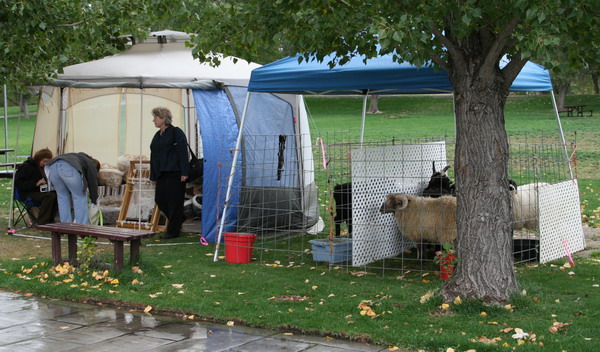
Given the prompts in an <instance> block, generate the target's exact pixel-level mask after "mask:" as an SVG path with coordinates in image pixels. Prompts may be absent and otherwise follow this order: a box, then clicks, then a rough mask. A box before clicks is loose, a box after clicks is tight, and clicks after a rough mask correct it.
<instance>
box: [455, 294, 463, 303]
mask: <svg viewBox="0 0 600 352" xmlns="http://www.w3.org/2000/svg"><path fill="white" fill-rule="evenodd" d="M454 304H462V299H461V298H460V296H456V298H454Z"/></svg>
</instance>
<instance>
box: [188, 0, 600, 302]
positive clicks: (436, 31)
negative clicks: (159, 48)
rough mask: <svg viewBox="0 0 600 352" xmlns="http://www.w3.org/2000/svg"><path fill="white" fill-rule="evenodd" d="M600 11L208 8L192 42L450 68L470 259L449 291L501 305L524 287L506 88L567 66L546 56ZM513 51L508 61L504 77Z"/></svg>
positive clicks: (250, 55) (507, 0)
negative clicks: (517, 267)
mask: <svg viewBox="0 0 600 352" xmlns="http://www.w3.org/2000/svg"><path fill="white" fill-rule="evenodd" d="M599 6H600V2H596V1H594V2H583V1H576V0H553V1H538V0H497V1H480V0H444V1H441V0H435V1H434V0H432V1H421V0H397V1H378V2H373V1H365V0H316V1H310V2H305V1H295V0H279V1H273V2H271V1H260V0H247V1H241V2H240V1H219V2H213V3H211V6H210V7H208V8H206V10H208V12H207V13H206V14H207V15H206V16H204V17H203V18H204V19H205V21H202V22H195V23H193V24H190V26H191V27H192V28H191V29H192V31H193V32H196V33H202V36H198V37H196V38H195V39H194V44H196V45H197V46H196V47H195V52H196V54H197V55H198V56H200V57H201V58H203V57H204V56H205V55H210V51H213V52H223V53H226V54H231V55H236V56H240V57H243V58H245V59H249V60H253V59H254V58H255V57H258V56H259V55H260V53H261V51H262V50H263V48H264V46H265V44H268V43H272V42H279V41H282V40H283V41H285V42H286V43H289V44H290V47H291V48H292V49H294V50H295V51H298V52H302V53H305V57H306V58H309V57H310V55H315V56H316V58H317V59H318V60H322V59H323V57H324V56H325V55H327V54H330V53H332V52H336V53H337V55H338V56H337V57H336V58H335V59H333V60H332V61H331V62H329V64H330V66H334V65H336V64H339V63H344V62H346V61H347V60H348V59H349V57H351V56H353V55H359V54H364V55H366V56H367V57H373V56H376V55H377V54H379V53H381V54H386V53H390V52H393V51H396V52H397V53H398V54H399V55H397V56H396V59H397V60H398V61H408V62H410V63H412V64H414V65H416V66H420V65H422V64H424V63H426V62H430V61H432V62H433V63H434V64H435V65H437V66H438V67H441V68H443V69H445V70H446V71H447V72H448V74H449V77H450V80H451V81H452V84H453V86H454V103H455V114H456V126H457V131H456V143H457V144H456V154H455V160H454V167H455V175H456V183H457V197H458V214H457V230H458V239H457V250H458V256H459V257H460V258H461V262H460V265H459V267H458V270H457V272H456V274H455V275H454V277H453V278H452V280H450V281H449V282H448V283H447V284H446V285H445V287H444V289H443V292H442V294H443V296H444V297H445V299H447V300H450V299H452V298H454V297H456V296H459V295H460V296H462V297H467V298H474V299H480V300H483V301H485V302H489V303H501V302H505V301H506V300H507V299H509V297H510V295H511V294H513V293H514V292H515V291H516V290H517V288H518V285H517V282H516V278H515V274H514V269H513V259H512V229H511V221H510V204H511V202H510V195H509V192H508V191H507V189H508V179H507V164H508V139H507V135H506V131H505V128H504V106H505V102H506V97H507V96H508V93H509V87H510V85H511V84H512V82H513V80H514V79H515V77H516V76H517V74H518V73H519V71H520V70H521V68H522V67H523V66H524V65H525V63H526V62H527V60H528V59H529V58H530V57H536V58H540V59H542V60H543V61H544V62H545V63H547V64H551V65H558V64H560V63H558V62H555V61H553V60H552V53H551V50H549V48H551V47H552V46H555V45H557V44H558V43H559V41H560V37H561V36H570V37H573V38H576V37H578V36H589V32H588V31H589V30H590V28H597V24H598V13H599V11H598V7H599ZM217 15H218V16H217ZM563 50H565V51H566V52H573V49H572V47H566V48H563ZM505 54H508V55H509V57H510V58H511V62H510V63H509V64H508V65H506V66H505V67H504V68H503V69H500V68H499V66H498V65H499V61H500V59H501V58H502V57H503V55H505ZM212 60H213V61H215V59H214V58H213V59H212Z"/></svg>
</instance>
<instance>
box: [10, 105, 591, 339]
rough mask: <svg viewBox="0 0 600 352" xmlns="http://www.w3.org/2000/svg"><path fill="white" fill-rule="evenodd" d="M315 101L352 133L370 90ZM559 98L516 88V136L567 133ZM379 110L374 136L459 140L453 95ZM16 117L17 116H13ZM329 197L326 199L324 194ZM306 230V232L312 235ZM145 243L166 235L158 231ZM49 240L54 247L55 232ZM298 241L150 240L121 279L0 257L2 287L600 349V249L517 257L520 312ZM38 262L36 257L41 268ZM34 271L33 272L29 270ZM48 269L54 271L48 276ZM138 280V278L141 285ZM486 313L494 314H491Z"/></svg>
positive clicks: (207, 315)
mask: <svg viewBox="0 0 600 352" xmlns="http://www.w3.org/2000/svg"><path fill="white" fill-rule="evenodd" d="M307 101H308V106H309V109H310V111H311V113H312V116H313V121H312V124H314V126H315V127H316V128H314V129H313V131H314V132H320V133H329V132H332V131H339V130H349V131H350V132H349V135H350V136H351V137H352V138H358V136H359V133H358V129H359V128H360V118H361V117H360V111H361V107H362V100H361V99H357V98H346V97H343V98H314V97H309V98H307ZM567 103H569V104H570V103H584V104H587V105H588V106H590V108H591V109H594V110H595V112H596V113H595V116H594V117H592V118H563V119H562V121H563V126H564V128H565V132H566V136H567V141H568V142H569V143H571V142H574V143H576V144H577V160H578V164H577V169H576V172H577V174H578V175H579V176H580V179H579V185H580V195H581V199H582V209H583V214H584V219H585V220H586V221H587V222H588V224H590V225H592V226H600V219H597V217H598V216H599V214H598V212H599V209H600V196H599V195H598V193H597V192H598V190H600V178H599V177H597V176H596V175H597V170H598V166H599V165H598V163H599V160H600V158H599V156H600V155H598V153H599V151H598V149H599V147H598V146H597V140H598V134H600V132H599V131H600V128H599V127H598V126H600V125H599V122H600V99H599V98H598V97H596V96H576V97H568V98H567ZM551 108H552V106H551V102H550V98H549V97H548V96H515V97H510V98H509V100H508V103H507V107H506V124H507V129H508V130H509V134H510V135H511V136H519V138H521V137H522V136H523V135H525V136H527V137H531V136H534V137H535V138H541V137H540V136H543V137H544V138H552V139H556V138H557V135H558V131H557V127H556V121H555V119H554V116H553V114H552V112H551ZM380 110H382V111H383V113H382V114H378V115H369V116H367V123H366V138H367V139H389V138H397V139H404V138H415V137H426V136H444V135H446V136H449V137H450V138H451V136H452V135H453V130H454V128H453V126H454V122H453V118H452V101H451V99H450V98H449V97H401V98H397V97H394V98H392V97H382V98H381V99H380ZM9 120H10V121H9V123H10V126H13V125H14V124H13V122H14V121H15V120H13V119H12V118H11V119H9ZM33 122H34V119H32V120H30V121H22V126H21V130H22V132H25V133H22V134H21V140H20V145H27V144H28V145H29V149H30V145H31V136H32V135H33ZM25 126H28V127H25ZM10 128H14V127H10ZM524 131H525V132H524ZM11 136H14V135H11ZM26 136H29V137H26ZM549 136H551V137H549ZM11 138H12V137H11ZM28 138H29V139H28ZM21 143H22V144H21ZM20 150H21V149H20ZM29 152H30V151H27V152H26V153H25V154H27V153H29ZM319 177H320V176H319ZM323 192H324V191H323ZM323 194H325V193H323ZM9 196H10V180H6V179H3V180H0V207H1V209H2V210H0V225H2V226H5V224H6V223H7V213H8V211H7V208H8V201H9ZM325 198H326V197H325V196H323V197H321V203H323V202H324V201H325V200H326V199H325ZM326 222H327V221H326ZM28 231H29V233H35V231H32V230H28ZM25 232H27V231H25ZM307 238H308V237H306V236H305V237H304V240H306V239H307ZM26 241H27V240H26V239H23V238H18V237H13V236H4V235H2V236H0V248H6V247H5V246H7V247H8V246H19V245H25V244H27V242H26ZM179 241H180V242H197V236H196V235H194V234H190V235H189V236H188V237H184V238H182V239H180V240H179ZM171 242H177V241H169V243H171ZM144 243H145V244H147V245H150V244H161V243H162V242H160V241H158V242H157V241H156V240H154V239H150V240H145V241H144ZM42 245H44V244H42ZM45 245H46V246H48V247H49V246H50V242H49V241H48V242H45ZM289 246H290V247H289V248H291V249H294V250H295V251H294V252H293V253H291V254H289V253H284V252H278V251H269V252H262V253H255V256H257V257H260V258H261V259H262V261H260V262H258V261H257V262H252V263H250V264H230V263H226V262H224V261H223V260H221V261H219V262H216V263H215V262H213V261H212V255H211V254H212V251H213V250H214V247H213V245H210V246H208V247H203V246H199V245H181V246H144V247H143V248H142V250H141V262H140V268H141V269H142V270H143V272H142V273H134V272H132V271H128V270H125V271H124V272H122V273H120V274H118V275H117V274H114V273H109V276H110V277H111V278H112V279H115V278H116V279H118V281H119V283H118V284H116V283H114V284H111V283H110V282H106V283H104V282H105V279H101V280H96V279H95V278H93V277H92V276H91V275H90V273H87V274H84V273H79V272H75V273H73V281H71V282H64V281H63V280H65V279H66V280H69V277H68V276H64V275H62V276H54V275H53V274H52V273H49V270H50V265H49V264H48V261H49V258H31V259H28V258H29V257H30V256H29V255H28V254H27V253H23V255H22V256H20V257H19V258H18V259H17V258H15V259H12V258H7V257H5V256H0V287H2V288H6V289H11V290H18V291H21V292H31V293H34V294H36V295H43V296H48V297H56V298H63V299H73V300H84V299H87V298H93V299H100V300H110V301H111V302H113V300H116V301H117V302H118V301H123V302H128V304H132V305H133V304H135V305H136V307H138V309H144V307H146V306H152V309H153V310H152V311H151V312H156V311H161V310H170V311H174V310H177V311H179V313H178V314H179V315H180V316H183V315H184V314H185V315H186V316H189V315H194V317H195V319H198V318H203V319H211V320H216V321H220V322H227V321H235V322H236V323H237V324H246V325H249V326H255V327H263V328H268V329H279V330H289V331H300V332H306V333H317V334H322V335H330V336H336V337H346V338H353V339H359V340H362V339H367V340H371V341H373V342H375V343H379V344H382V345H384V346H385V345H389V346H394V345H395V346H399V347H403V348H411V349H426V350H429V351H445V350H446V348H448V347H453V348H454V349H455V350H457V351H466V350H468V349H474V350H477V351H507V350H513V349H514V350H516V351H561V350H567V351H594V350H599V349H600V337H599V336H598V333H597V320H598V318H600V313H599V312H598V309H597V307H598V306H600V287H598V286H597V285H598V284H600V282H599V280H600V277H599V276H598V273H599V272H600V271H599V269H600V267H599V261H598V259H599V258H600V253H598V252H596V253H594V254H593V255H592V259H590V260H583V259H578V260H577V266H576V267H575V268H563V267H562V264H563V262H555V263H554V264H555V265H551V264H548V265H539V266H538V265H535V266H519V267H517V275H518V280H519V283H520V285H521V290H522V292H521V294H519V295H516V296H515V297H513V299H512V300H511V302H510V304H511V305H513V306H514V308H513V309H512V310H507V309H505V308H504V307H487V306H483V305H481V304H480V303H478V302H463V303H462V304H460V305H456V304H452V305H451V306H450V310H449V311H446V310H440V305H441V303H442V301H441V298H440V297H438V295H437V293H439V290H440V289H441V287H442V281H441V280H440V279H439V277H438V276H437V275H436V274H433V273H423V272H419V271H413V272H412V273H410V272H409V273H404V274H403V275H402V276H401V277H396V275H398V273H397V272H390V271H388V272H385V275H381V273H380V274H378V275H374V274H368V275H366V276H364V275H363V276H361V274H360V273H358V272H360V271H362V269H361V268H341V267H333V268H332V270H329V267H328V266H327V265H324V264H322V263H314V262H313V261H312V258H311V256H310V254H307V253H304V252H303V250H302V249H303V248H306V243H299V242H290V244H289ZM107 248H108V249H107ZM222 248H223V247H222ZM101 249H102V250H101V251H99V252H101V253H102V254H101V255H100V256H99V257H100V258H101V261H103V262H106V261H110V260H111V255H110V252H111V251H110V247H108V246H103V247H102V248H101ZM107 252H108V254H106V253H107ZM0 253H1V252H0ZM221 254H222V249H221ZM594 258H595V260H594ZM290 262H293V264H292V263H290ZM126 264H127V263H126ZM34 265H37V266H36V267H35V268H33V266H34ZM28 269H32V270H31V271H30V272H29V270H28ZM42 272H44V273H46V274H49V275H48V278H47V279H44V275H43V274H42ZM27 278H29V279H30V280H27ZM40 279H41V280H45V282H41V281H40ZM134 280H137V281H135V283H134ZM111 281H112V280H111ZM84 282H85V284H84V285H83V286H82V284H83V283H84ZM142 283H143V284H142ZM72 285H73V287H71V286H72ZM173 285H176V286H173ZM179 285H183V286H179ZM96 286H97V287H96ZM179 287H180V288H179ZM179 291H182V293H179ZM428 292H433V295H432V297H431V298H430V299H429V300H428V301H426V302H424V303H421V302H420V300H421V297H423V296H424V295H426V294H427V293H428ZM158 293H161V294H158ZM284 296H298V297H307V298H306V300H302V301H297V302H290V301H278V300H270V298H273V297H276V298H277V297H284ZM363 300H367V301H370V302H371V303H369V304H370V305H371V307H372V309H373V311H374V312H375V313H376V314H377V315H378V316H377V317H375V318H370V317H368V316H363V315H361V313H360V312H361V310H360V309H358V306H359V304H360V303H361V301H363ZM482 312H485V313H486V316H482V315H481V313H482ZM448 313H451V314H448ZM555 322H560V323H568V324H571V325H566V326H565V327H564V330H561V331H558V332H557V333H556V334H553V333H551V332H550V331H549V328H550V327H551V326H552V324H553V323H555ZM510 328H520V329H523V330H524V331H525V332H528V333H530V334H535V335H536V339H535V341H531V340H527V341H526V342H525V343H524V344H522V345H519V344H518V342H517V340H515V339H513V338H512V337H511V335H512V334H513V333H514V331H508V330H507V329H510ZM483 337H486V338H487V339H495V338H499V339H500V340H498V341H497V342H496V343H495V344H491V345H488V344H485V343H482V342H479V341H480V340H481V341H483V340H485V339H484V338H483ZM505 344H506V345H505ZM540 344H541V345H540Z"/></svg>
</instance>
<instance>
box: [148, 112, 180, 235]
mask: <svg viewBox="0 0 600 352" xmlns="http://www.w3.org/2000/svg"><path fill="white" fill-rule="evenodd" d="M152 116H153V121H154V126H155V127H156V128H158V132H156V134H155V135H154V138H152V142H151V143H150V181H152V182H155V184H156V193H155V194H154V201H155V202H156V204H157V205H158V208H159V209H160V210H161V211H162V212H163V213H164V214H165V216H166V217H167V219H169V224H168V226H167V233H166V234H164V235H163V236H161V238H174V237H179V234H180V232H181V225H182V224H183V222H184V221H185V216H184V215H183V203H184V201H185V183H186V180H187V179H188V176H189V174H190V166H189V164H188V149H187V138H186V137H185V133H183V131H182V130H181V129H180V128H178V127H175V126H173V125H171V123H172V120H173V117H172V115H171V111H169V109H167V108H163V107H157V108H154V109H153V110H152Z"/></svg>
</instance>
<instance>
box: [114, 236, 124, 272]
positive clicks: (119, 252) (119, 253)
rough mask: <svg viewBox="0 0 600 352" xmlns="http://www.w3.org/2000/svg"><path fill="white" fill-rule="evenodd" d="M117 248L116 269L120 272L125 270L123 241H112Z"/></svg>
mask: <svg viewBox="0 0 600 352" xmlns="http://www.w3.org/2000/svg"><path fill="white" fill-rule="evenodd" d="M112 242H113V245H114V246H115V255H114V256H115V259H114V265H113V267H114V269H115V272H119V271H121V270H122V269H123V241H112Z"/></svg>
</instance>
